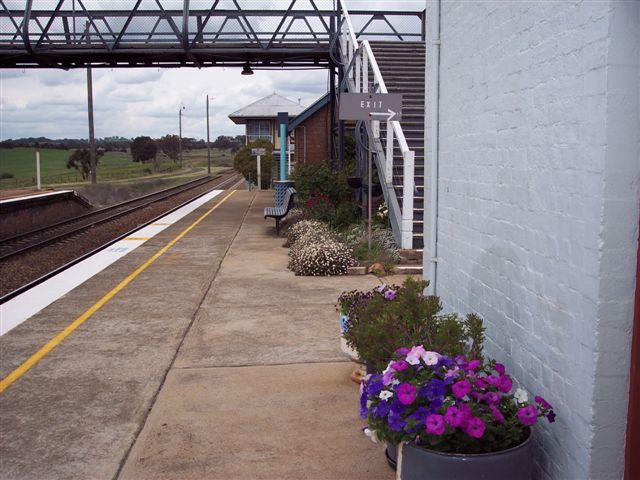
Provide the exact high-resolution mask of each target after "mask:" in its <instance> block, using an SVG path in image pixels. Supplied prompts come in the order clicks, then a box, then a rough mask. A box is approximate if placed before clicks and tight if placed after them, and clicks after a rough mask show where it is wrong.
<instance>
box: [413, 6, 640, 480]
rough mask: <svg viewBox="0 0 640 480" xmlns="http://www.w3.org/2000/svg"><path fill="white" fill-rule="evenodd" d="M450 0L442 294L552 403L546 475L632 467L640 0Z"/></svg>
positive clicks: (602, 473)
mask: <svg viewBox="0 0 640 480" xmlns="http://www.w3.org/2000/svg"><path fill="white" fill-rule="evenodd" d="M441 9H442V10H441V42H442V43H441V63H440V69H441V70H440V74H441V77H440V136H439V141H440V174H439V183H438V189H439V199H440V208H439V215H438V226H439V230H438V279H437V293H438V294H439V295H440V296H441V297H442V300H443V302H444V303H445V305H446V306H447V308H449V309H452V310H458V311H461V312H469V311H475V312H478V313H480V314H481V315H482V316H483V317H484V319H485V323H486V327H487V336H488V339H487V344H486V349H487V352H488V354H489V355H490V356H492V357H495V358H497V359H498V360H499V361H501V362H504V363H505V364H506V365H507V366H508V368H509V369H510V370H511V371H512V372H513V373H514V375H515V376H516V377H517V379H518V380H519V381H520V383H521V384H522V386H523V387H525V388H527V389H528V390H529V391H531V392H535V393H539V394H541V395H543V396H544V397H545V398H547V399H548V400H549V401H550V402H551V403H552V404H554V406H555V407H556V410H557V414H558V420H557V422H556V423H555V424H553V425H546V424H545V423H546V422H542V424H541V425H540V426H539V427H536V443H537V447H538V448H537V454H536V466H537V467H536V472H537V473H536V476H537V478H540V479H558V480H571V479H576V480H582V479H588V478H593V479H605V478H621V477H622V475H623V465H624V462H623V458H624V441H625V439H624V435H625V422H626V415H627V401H628V380H629V378H628V375H629V373H628V372H629V352H630V330H631V325H632V322H633V298H634V287H635V273H636V272H635V265H636V263H635V262H636V253H637V245H638V243H637V242H638V218H639V202H640V201H639V199H640V194H639V184H640V181H639V176H640V133H639V132H640V118H639V111H640V107H639V97H640V75H639V73H638V72H639V70H640V69H639V65H640V39H639V38H640V2H634V1H560V2H557V1H550V2H504V1H498V2H490V1H476V2H474V1H453V0H452V1H446V2H442V7H441ZM432 12H433V3H432V2H427V16H428V17H429V15H430V13H432ZM430 35H431V28H430V27H429V28H428V29H427V39H429V38H430ZM428 48H431V47H428ZM428 51H429V50H428ZM427 58H428V60H427V74H428V75H429V76H430V75H432V72H433V69H432V67H433V66H432V65H431V58H430V57H429V54H427ZM427 98H429V91H428V92H427ZM429 108H430V106H429V105H427V110H426V111H427V112H429V111H430V109H429ZM430 136H431V132H430V131H428V133H427V137H428V140H429V141H430V140H431V138H430ZM427 151H428V150H427ZM428 161H429V159H427V162H428ZM425 170H426V172H429V166H427V167H426V168H425ZM428 183H429V181H428V180H427V190H428V189H429V185H428ZM425 197H426V198H429V192H426V195H425ZM427 213H428V208H427ZM425 224H426V225H428V222H425ZM425 235H426V238H428V235H429V232H425ZM427 255H428V252H427Z"/></svg>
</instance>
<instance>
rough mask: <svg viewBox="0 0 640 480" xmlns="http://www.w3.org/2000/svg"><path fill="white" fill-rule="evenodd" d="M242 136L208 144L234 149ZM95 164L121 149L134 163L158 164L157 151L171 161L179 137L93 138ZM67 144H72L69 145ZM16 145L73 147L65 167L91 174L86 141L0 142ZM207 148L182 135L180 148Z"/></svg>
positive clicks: (176, 153)
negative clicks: (106, 154)
mask: <svg viewBox="0 0 640 480" xmlns="http://www.w3.org/2000/svg"><path fill="white" fill-rule="evenodd" d="M244 142H245V136H244V135H237V136H235V137H231V136H227V135H220V136H218V138H216V140H215V141H213V142H211V147H213V148H218V149H224V150H227V149H231V151H233V152H236V151H238V150H239V149H240V148H241V147H242V146H244ZM95 143H96V166H97V165H98V163H99V161H100V157H102V156H103V155H104V154H105V152H108V151H121V152H126V151H127V150H129V151H130V152H131V158H132V159H133V161H134V162H141V163H146V162H152V163H153V166H154V169H156V168H157V166H158V153H160V152H162V153H164V154H165V155H166V156H167V157H169V158H170V159H171V160H173V161H174V162H175V161H177V160H178V158H179V156H180V137H178V135H165V136H164V137H160V138H159V139H155V140H154V139H153V138H151V137H147V136H139V137H136V138H133V139H127V138H124V137H108V138H103V139H97V140H96V142H95ZM70 145H74V146H73V147H71V146H70ZM18 147H31V148H33V147H39V148H56V149H65V150H69V149H73V152H72V153H71V154H70V155H69V159H68V160H67V164H66V166H67V168H68V169H75V170H77V171H79V172H80V174H81V175H82V178H83V180H86V179H87V178H89V175H90V173H91V156H90V154H89V147H88V142H87V141H86V140H82V139H81V140H76V139H71V140H69V139H64V140H50V139H46V138H44V137H40V138H28V139H25V138H22V139H19V140H4V141H2V142H0V148H18ZM204 148H207V142H206V141H204V140H196V139H194V138H189V137H183V138H182V150H183V151H186V150H195V149H204Z"/></svg>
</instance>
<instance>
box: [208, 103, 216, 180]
mask: <svg viewBox="0 0 640 480" xmlns="http://www.w3.org/2000/svg"><path fill="white" fill-rule="evenodd" d="M214 98H215V97H211V99H212V100H213V99H214ZM207 173H208V174H209V175H211V142H210V141H209V94H208V93H207Z"/></svg>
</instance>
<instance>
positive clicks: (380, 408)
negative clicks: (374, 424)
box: [371, 401, 391, 418]
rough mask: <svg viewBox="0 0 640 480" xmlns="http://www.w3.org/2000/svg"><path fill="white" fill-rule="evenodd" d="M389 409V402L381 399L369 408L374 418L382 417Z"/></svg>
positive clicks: (387, 413)
mask: <svg viewBox="0 0 640 480" xmlns="http://www.w3.org/2000/svg"><path fill="white" fill-rule="evenodd" d="M390 410H391V409H390V408H389V402H386V401H382V402H380V403H378V405H376V406H375V407H373V408H372V409H371V414H372V415H373V416H374V417H376V418H383V417H386V416H387V415H389V412H390Z"/></svg>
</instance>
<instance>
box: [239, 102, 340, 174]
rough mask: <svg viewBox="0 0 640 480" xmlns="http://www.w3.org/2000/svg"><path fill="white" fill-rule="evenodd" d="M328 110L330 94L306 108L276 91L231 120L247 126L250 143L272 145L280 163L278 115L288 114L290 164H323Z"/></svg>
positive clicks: (327, 135)
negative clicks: (265, 141)
mask: <svg viewBox="0 0 640 480" xmlns="http://www.w3.org/2000/svg"><path fill="white" fill-rule="evenodd" d="M329 111H330V109H329V94H328V93H327V94H325V95H324V96H322V97H321V98H319V99H318V100H317V101H316V102H314V103H313V104H312V105H311V106H310V107H308V108H306V109H305V108H304V106H302V105H301V104H300V102H295V101H293V100H290V99H288V98H286V97H283V96H282V95H278V94H277V93H275V92H274V93H273V94H271V95H268V96H266V97H264V98H261V99H260V100H257V101H256V102H253V103H251V104H250V105H247V106H245V107H243V108H241V109H239V110H237V111H235V112H233V113H232V114H230V115H229V118H230V119H231V120H232V121H233V122H234V123H235V124H238V125H245V134H246V139H247V140H246V141H247V144H249V143H251V142H253V141H255V140H258V139H263V140H268V141H269V142H271V143H272V144H273V146H274V152H273V154H274V157H276V160H277V157H279V150H280V138H279V127H278V125H277V117H278V112H287V113H288V114H289V123H288V125H287V137H288V140H287V157H289V155H291V159H290V160H291V164H292V165H295V164H298V163H301V164H306V163H320V162H325V161H327V160H328V159H329V151H330V145H329V143H330V136H329V135H330V132H331V118H330V114H329ZM287 160H289V158H287ZM277 163H278V162H276V164H277Z"/></svg>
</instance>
